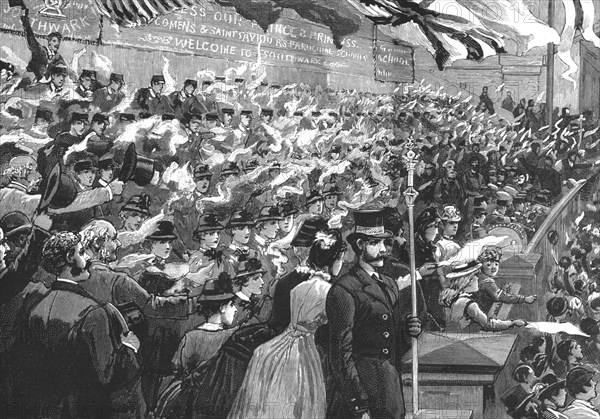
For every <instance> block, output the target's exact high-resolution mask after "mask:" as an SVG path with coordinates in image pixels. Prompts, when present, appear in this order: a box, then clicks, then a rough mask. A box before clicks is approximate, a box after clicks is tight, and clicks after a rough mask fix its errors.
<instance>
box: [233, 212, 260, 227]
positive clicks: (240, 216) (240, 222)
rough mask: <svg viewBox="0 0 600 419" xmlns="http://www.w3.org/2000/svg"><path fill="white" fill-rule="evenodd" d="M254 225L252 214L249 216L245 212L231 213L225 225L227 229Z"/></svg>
mask: <svg viewBox="0 0 600 419" xmlns="http://www.w3.org/2000/svg"><path fill="white" fill-rule="evenodd" d="M253 225H254V219H253V218H252V214H250V213H249V212H248V211H246V210H241V211H236V212H234V213H233V215H232V216H231V218H230V219H229V222H228V223H227V228H234V227H244V226H248V227H252V226H253Z"/></svg>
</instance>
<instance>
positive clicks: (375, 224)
mask: <svg viewBox="0 0 600 419" xmlns="http://www.w3.org/2000/svg"><path fill="white" fill-rule="evenodd" d="M384 216H385V212H384V211H383V210H382V209H363V210H356V211H354V232H353V233H351V234H349V235H348V238H347V240H348V241H349V242H351V241H353V240H354V239H358V238H360V237H369V238H375V239H387V238H389V237H392V235H393V234H392V233H391V232H390V231H385V227H384V223H383V219H384Z"/></svg>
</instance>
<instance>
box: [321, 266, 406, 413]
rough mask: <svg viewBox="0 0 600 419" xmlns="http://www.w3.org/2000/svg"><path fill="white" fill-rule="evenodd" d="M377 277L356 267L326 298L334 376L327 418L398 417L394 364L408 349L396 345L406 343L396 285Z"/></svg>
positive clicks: (397, 365)
mask: <svg viewBox="0 0 600 419" xmlns="http://www.w3.org/2000/svg"><path fill="white" fill-rule="evenodd" d="M379 277H380V280H379V281H377V280H375V279H373V278H371V277H370V276H369V274H368V273H367V272H366V271H365V270H364V269H363V268H362V267H361V266H360V264H356V265H355V266H354V267H353V268H352V269H351V270H350V271H349V272H348V273H347V274H345V275H344V276H342V277H340V278H339V279H338V280H336V281H335V282H334V283H333V285H332V287H331V290H330V291H329V293H328V294H327V304H326V312H327V317H328V320H329V357H330V362H331V367H332V374H333V378H334V380H333V388H328V389H327V391H328V392H333V394H332V400H331V402H330V401H329V400H328V407H327V417H328V418H339V419H342V418H344V419H346V418H352V417H355V416H358V417H360V414H361V412H365V411H367V410H368V411H369V413H370V415H371V418H373V419H376V418H380V419H384V418H385V419H389V418H404V398H403V395H402V382H401V373H400V360H401V357H402V355H403V354H404V353H405V352H406V351H407V350H408V349H409V348H407V347H403V346H402V345H401V342H402V341H405V342H408V341H409V340H408V339H403V338H402V335H403V334H406V330H405V326H404V325H403V322H402V321H401V319H400V311H399V304H398V301H399V300H398V287H397V285H396V283H395V282H394V281H393V280H392V279H391V278H390V277H388V276H387V275H385V274H382V273H380V274H379ZM378 282H380V283H378ZM384 289H385V292H384ZM328 399H330V397H329V396H328Z"/></svg>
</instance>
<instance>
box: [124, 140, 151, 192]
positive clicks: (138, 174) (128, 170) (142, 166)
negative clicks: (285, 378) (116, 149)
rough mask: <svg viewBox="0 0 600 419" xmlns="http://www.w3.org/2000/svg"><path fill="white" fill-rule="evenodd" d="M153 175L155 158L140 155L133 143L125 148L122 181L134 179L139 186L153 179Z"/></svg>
mask: <svg viewBox="0 0 600 419" xmlns="http://www.w3.org/2000/svg"><path fill="white" fill-rule="evenodd" d="M153 177H154V160H153V159H149V158H147V157H144V156H140V155H138V153H137V152H136V150H135V144H133V143H131V144H130V145H129V147H127V150H125V156H124V157H123V164H122V165H121V171H120V173H119V180H120V181H121V182H128V181H130V180H133V181H134V182H135V183H137V184H138V185H139V186H145V185H147V184H149V183H150V181H152V178H153Z"/></svg>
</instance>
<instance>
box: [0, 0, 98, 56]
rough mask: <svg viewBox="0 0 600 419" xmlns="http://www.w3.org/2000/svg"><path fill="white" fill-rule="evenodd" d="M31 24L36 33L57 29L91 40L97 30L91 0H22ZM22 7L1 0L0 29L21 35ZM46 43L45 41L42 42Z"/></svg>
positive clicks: (71, 37) (72, 37)
mask: <svg viewBox="0 0 600 419" xmlns="http://www.w3.org/2000/svg"><path fill="white" fill-rule="evenodd" d="M24 3H25V6H26V7H27V8H28V9H29V20H30V23H31V28H32V29H33V32H34V33H35V34H36V35H41V36H46V35H48V34H49V33H51V32H60V33H61V34H62V36H63V38H64V39H67V40H77V41H88V42H94V41H96V40H97V39H98V36H99V34H100V18H99V17H98V15H97V14H96V12H95V6H94V4H93V2H92V1H91V0H72V1H69V0H52V1H50V0H46V1H43V2H40V1H34V0H25V1H24ZM21 13H22V12H21V8H20V7H10V6H9V0H0V32H8V33H12V34H17V35H23V36H24V33H23V30H24V29H23V24H22V22H21ZM44 45H45V44H44Z"/></svg>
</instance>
